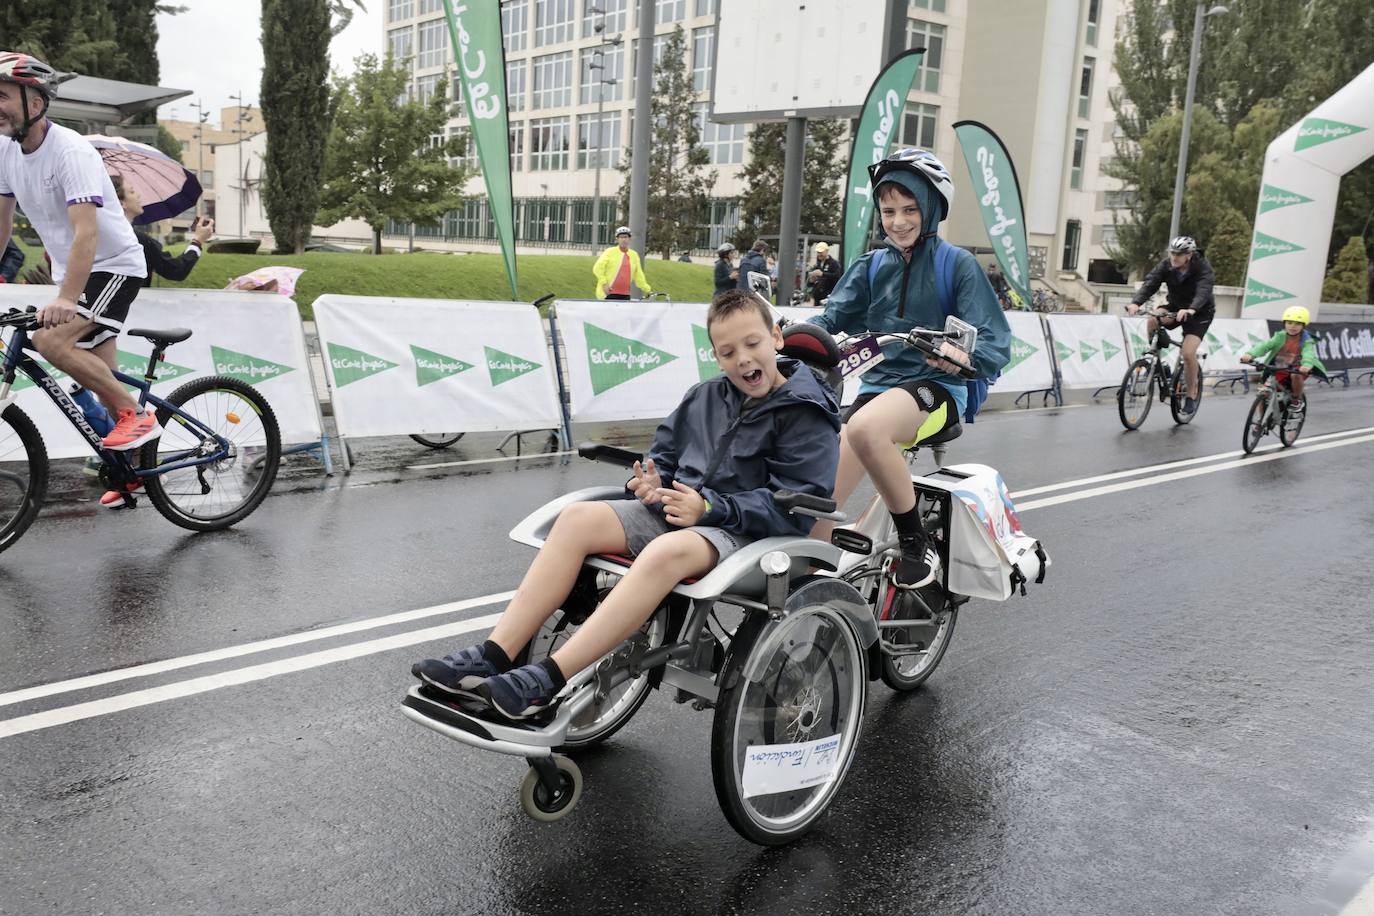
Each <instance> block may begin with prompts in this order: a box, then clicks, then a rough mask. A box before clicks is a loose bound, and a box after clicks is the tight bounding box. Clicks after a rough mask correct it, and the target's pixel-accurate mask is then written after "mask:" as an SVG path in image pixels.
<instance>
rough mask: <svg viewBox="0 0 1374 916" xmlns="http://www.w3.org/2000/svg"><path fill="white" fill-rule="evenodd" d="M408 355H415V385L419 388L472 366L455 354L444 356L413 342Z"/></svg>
mask: <svg viewBox="0 0 1374 916" xmlns="http://www.w3.org/2000/svg"><path fill="white" fill-rule="evenodd" d="M410 355H411V356H413V357H415V385H416V386H417V387H420V388H423V387H424V386H425V385H428V384H431V383H432V382H437V381H439V380H440V379H446V378H449V377H450V376H454V375H457V374H458V373H460V372H466V371H467V370H469V369H471V368H472V363H465V362H463V361H462V360H461V359H458V358H457V357H455V356H445V355H444V354H442V353H435V352H434V351H433V350H426V349H425V348H424V347H417V346H415V345H414V344H411V345H410Z"/></svg>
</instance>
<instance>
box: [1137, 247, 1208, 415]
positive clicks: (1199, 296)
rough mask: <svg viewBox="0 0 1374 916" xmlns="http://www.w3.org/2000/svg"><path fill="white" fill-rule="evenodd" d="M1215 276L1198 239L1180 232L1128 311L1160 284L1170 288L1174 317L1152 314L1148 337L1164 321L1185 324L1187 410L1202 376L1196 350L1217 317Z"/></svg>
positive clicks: (1194, 405) (1168, 306) (1170, 324)
mask: <svg viewBox="0 0 1374 916" xmlns="http://www.w3.org/2000/svg"><path fill="white" fill-rule="evenodd" d="M1214 282H1215V278H1214V276H1213V274H1212V265H1211V264H1209V263H1207V259H1206V258H1205V257H1203V255H1202V251H1201V250H1200V249H1199V248H1198V247H1197V243H1196V242H1194V241H1193V240H1192V239H1191V238H1190V237H1188V236H1186V235H1180V236H1178V237H1177V238H1175V239H1174V240H1173V241H1172V242H1170V243H1169V256H1168V257H1166V258H1165V259H1164V260H1162V261H1160V262H1159V263H1158V264H1157V265H1155V268H1154V270H1152V271H1150V273H1149V274H1148V275H1147V276H1146V277H1145V282H1144V283H1141V284H1140V288H1139V289H1137V290H1136V293H1135V296H1134V297H1133V298H1132V299H1131V303H1130V305H1128V306H1126V312H1127V313H1128V314H1131V315H1134V314H1136V313H1137V312H1138V311H1140V307H1141V306H1142V305H1144V304H1145V302H1146V301H1148V300H1149V298H1150V297H1151V296H1153V295H1154V294H1155V293H1156V292H1158V291H1159V287H1160V286H1161V285H1163V286H1165V287H1167V289H1168V303H1167V304H1166V305H1165V306H1164V308H1165V309H1166V310H1167V311H1169V312H1172V313H1173V315H1172V317H1169V318H1162V319H1156V318H1155V317H1153V316H1151V317H1150V319H1149V320H1148V321H1147V322H1146V332H1147V333H1146V335H1145V336H1146V339H1153V337H1154V333H1155V329H1156V328H1157V327H1158V326H1159V325H1160V324H1162V325H1163V326H1164V327H1165V328H1177V327H1181V328H1183V347H1182V349H1183V365H1184V368H1185V369H1186V370H1187V376H1186V378H1187V379H1188V397H1187V399H1186V400H1185V401H1184V403H1183V409H1184V412H1185V413H1193V412H1194V411H1196V410H1197V399H1198V392H1199V390H1200V385H1201V383H1202V379H1201V378H1199V377H1198V375H1199V371H1198V361H1197V350H1198V347H1199V346H1200V345H1201V344H1202V338H1203V336H1204V335H1206V333H1207V328H1208V326H1209V325H1211V323H1212V319H1213V318H1215V317H1216V302H1215V300H1214V299H1213V298H1212V285H1213V283H1214Z"/></svg>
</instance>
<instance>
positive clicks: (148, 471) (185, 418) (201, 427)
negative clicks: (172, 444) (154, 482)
mask: <svg viewBox="0 0 1374 916" xmlns="http://www.w3.org/2000/svg"><path fill="white" fill-rule="evenodd" d="M114 377H115V379H116V380H117V381H120V382H123V383H124V384H126V385H132V386H133V387H135V388H137V389H139V398H138V403H139V405H140V406H142V405H145V404H147V403H148V402H152V404H153V406H154V407H156V408H158V409H166V410H168V411H170V412H171V414H172V416H173V417H174V418H175V419H177V420H178V421H180V422H181V423H182V425H184V426H190V427H192V428H194V429H195V430H196V431H197V432H199V433H201V434H202V435H205V436H209V437H210V438H212V439H214V440H215V445H216V448H215V451H214V452H212V453H211V454H209V455H201V456H199V457H197V458H194V459H191V460H183V459H184V458H185V457H186V456H187V455H193V454H195V453H196V452H197V451H198V449H188V450H186V451H183V452H180V453H178V454H174V455H169V456H167V458H165V459H164V460H162V461H160V462H159V463H158V466H157V467H155V468H138V469H137V470H135V472H134V473H136V474H137V475H138V476H139V477H156V476H157V475H159V474H165V473H167V472H168V471H179V470H181V469H182V468H189V467H196V466H197V465H202V464H210V463H211V462H214V461H220V460H222V459H224V458H225V457H227V456H228V454H229V440H227V439H225V438H224V437H223V436H221V435H220V434H219V433H217V432H215V431H214V430H213V429H211V428H210V427H209V426H207V425H205V423H204V422H202V421H201V420H199V419H197V418H196V417H193V416H191V415H190V414H188V413H186V412H185V411H184V410H182V409H181V408H179V407H177V406H176V405H175V404H172V403H171V402H169V401H165V400H163V399H162V398H160V397H158V396H157V395H155V394H153V392H152V382H150V381H148V380H146V379H136V378H132V377H130V376H127V375H125V374H124V373H123V372H118V371H116V372H115V374H114Z"/></svg>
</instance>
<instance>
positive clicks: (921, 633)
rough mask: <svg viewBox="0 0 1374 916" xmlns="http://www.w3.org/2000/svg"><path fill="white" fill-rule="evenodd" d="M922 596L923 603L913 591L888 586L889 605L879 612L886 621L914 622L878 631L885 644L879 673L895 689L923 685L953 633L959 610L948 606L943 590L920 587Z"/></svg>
mask: <svg viewBox="0 0 1374 916" xmlns="http://www.w3.org/2000/svg"><path fill="white" fill-rule="evenodd" d="M920 595H921V598H922V599H923V600H924V602H925V605H924V606H922V604H921V602H920V601H917V600H916V599H915V597H914V596H913V595H912V594H911V593H910V592H906V591H903V590H901V589H896V588H891V587H889V588H888V590H887V596H886V597H885V598H884V599H883V603H884V605H886V607H884V609H883V611H882V612H881V613H880V614H879V615H878V619H879V620H880V621H883V622H887V621H901V620H910V621H911V622H912V623H911V625H910V626H907V627H893V628H890V629H889V628H882V629H880V630H879V631H878V635H879V638H880V639H882V640H883V641H884V642H885V643H886V645H884V646H882V665H881V667H880V668H879V674H880V675H881V676H882V679H883V683H884V684H886V685H887V686H889V687H891V688H892V689H893V690H915V689H916V688H917V687H919V686H921V685H922V684H924V683H925V682H926V678H928V677H930V676H931V675H932V674H934V673H935V668H936V667H937V666H938V665H939V664H940V659H942V658H944V657H945V651H946V650H947V649H948V648H949V641H950V639H951V637H953V636H954V623H955V621H956V620H957V619H958V616H959V611H958V610H957V609H956V608H953V607H948V602H947V601H946V598H945V593H944V591H943V589H941V588H940V586H939V585H934V584H932V585H927V586H926V587H924V588H922V589H920ZM946 608H948V609H946ZM932 612H933V613H932Z"/></svg>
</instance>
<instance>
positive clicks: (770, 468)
mask: <svg viewBox="0 0 1374 916" xmlns="http://www.w3.org/2000/svg"><path fill="white" fill-rule="evenodd" d="M706 328H707V332H708V333H709V334H710V335H711V344H712V346H713V347H714V349H715V355H716V361H717V362H718V363H719V364H720V368H721V371H722V373H723V374H722V375H719V376H716V377H715V378H712V379H708V380H707V381H704V382H701V383H699V384H697V385H695V386H693V387H692V388H691V389H689V390H688V392H687V394H686V395H684V396H683V399H682V402H681V404H679V405H678V407H677V409H676V410H674V411H673V412H672V414H670V415H669V416H668V418H667V419H665V420H664V421H663V422H662V423H661V424H660V425H659V427H658V432H657V434H656V435H655V436H654V444H653V446H652V448H650V450H649V457H648V459H647V460H645V461H644V463H643V465H641V464H640V463H639V462H636V463H635V466H634V477H633V478H631V479H630V480H629V481H627V482H626V484H625V489H626V490H627V491H628V493H627V494H626V497H625V498H624V499H620V500H609V501H603V502H582V503H576V504H574V505H571V506H569V507H568V508H567V509H564V510H563V512H562V514H560V515H559V517H558V520H557V521H556V522H555V523H554V526H553V530H552V531H551V532H550V533H549V537H548V540H547V541H545V542H544V546H543V548H542V549H541V550H540V551H539V555H538V556H537V557H535V560H534V562H533V563H532V564H531V565H530V568H529V571H528V572H526V573H525V578H524V579H523V581H521V583H520V588H519V590H517V591H516V593H515V597H514V598H513V599H512V600H511V603H510V604H509V605H508V606H507V607H506V611H505V613H504V614H502V616H501V619H500V620H499V621H498V622H497V624H496V628H495V629H494V630H492V633H491V638H490V639H487V640H486V641H485V642H483V643H482V644H481V645H476V646H470V647H468V648H466V649H463V650H461V651H459V652H457V653H455V654H454V655H450V656H447V657H446V658H443V659H425V660H424V661H421V662H418V663H417V664H415V665H414V666H413V667H412V668H411V672H412V673H413V674H414V675H415V676H416V677H418V678H420V679H421V680H422V681H425V682H427V683H429V684H432V685H433V686H435V687H438V688H440V689H442V690H445V691H448V692H450V693H455V694H460V695H467V696H469V697H476V698H477V699H480V700H483V701H485V702H486V703H488V704H490V705H491V706H492V707H493V708H494V709H495V710H496V711H497V712H499V713H501V714H502V715H504V716H506V717H507V718H511V719H520V718H525V717H527V716H531V715H535V714H537V713H539V712H540V711H542V710H545V709H547V708H548V707H549V705H550V704H551V702H552V701H553V699H554V697H555V696H556V695H557V694H558V692H559V691H560V690H561V689H562V688H563V686H564V684H565V683H566V679H567V677H568V676H571V675H573V674H575V673H577V672H578V671H581V670H582V669H583V668H585V667H587V666H588V665H591V664H593V663H594V662H596V661H597V659H599V658H601V657H602V656H604V655H605V654H606V653H607V652H609V651H611V650H612V649H614V648H615V647H616V646H618V645H619V644H620V643H621V642H623V641H624V640H625V638H626V637H628V636H629V635H630V634H631V633H633V632H634V631H635V630H637V629H638V628H639V627H640V626H642V625H643V623H644V621H645V620H647V619H648V618H649V616H650V615H651V614H652V613H653V612H654V610H655V609H656V608H657V607H658V606H659V604H660V603H661V602H662V601H663V599H664V597H665V596H666V595H667V594H668V592H669V591H670V590H671V589H672V588H673V587H674V586H675V585H677V584H678V583H679V582H680V581H681V580H683V579H687V578H693V577H700V576H702V575H705V574H706V573H707V572H708V571H710V570H711V569H712V568H713V567H714V566H715V565H716V564H717V563H718V562H720V561H721V560H722V559H724V558H725V557H727V556H729V555H730V554H732V553H734V552H735V551H737V550H739V549H740V548H741V547H743V546H744V545H745V544H747V543H749V542H750V541H753V540H756V539H758V538H763V537H773V536H779V535H796V536H805V535H806V534H807V533H808V531H809V530H810V528H811V525H812V520H811V519H809V518H805V517H799V516H792V515H790V514H788V513H786V512H784V511H782V510H781V509H779V508H778V507H777V506H775V505H774V503H773V494H774V493H775V492H776V491H779V490H790V491H793V492H797V493H809V494H812V495H815V496H822V497H828V496H830V492H831V485H832V482H833V481H834V479H835V467H836V464H837V462H838V460H839V440H838V437H837V436H836V433H837V431H838V430H839V427H840V419H839V411H838V406H837V405H836V403H835V398H834V395H833V394H832V393H831V391H830V389H829V388H828V387H827V386H826V385H825V384H823V383H822V382H821V381H820V380H819V379H818V378H817V377H816V375H815V374H814V373H813V372H812V370H810V369H809V368H807V367H806V366H804V365H803V364H802V363H800V362H798V361H797V360H793V359H787V358H780V357H779V356H778V352H777V351H778V350H779V349H780V348H781V347H782V345H783V341H782V334H781V332H780V331H779V330H778V327H777V325H775V324H774V323H773V318H772V315H771V313H770V312H769V311H768V307H767V306H766V305H764V304H763V303H762V302H760V301H759V300H758V299H757V298H756V297H754V296H753V295H752V294H750V293H747V292H744V291H743V290H727V291H725V292H723V293H721V294H720V295H718V296H716V298H715V300H714V301H713V302H712V303H711V307H710V309H709V311H708V312H707V316H706ZM603 553H609V554H622V555H623V554H629V555H631V556H633V557H634V558H635V560H634V563H633V565H632V566H631V567H630V568H629V570H627V571H626V573H625V575H624V577H623V578H622V579H621V580H620V582H619V583H617V585H616V586H615V588H614V589H612V591H611V593H610V594H609V595H608V596H607V598H606V600H605V601H603V602H602V603H601V605H600V606H599V607H598V608H597V609H596V611H595V612H594V613H593V614H592V615H591V617H589V618H588V620H587V622H586V623H584V624H583V625H582V626H581V627H580V628H579V629H578V631H577V632H576V633H575V634H573V636H572V638H571V639H569V640H568V641H567V643H565V644H564V645H563V646H561V647H559V649H558V650H557V651H556V652H554V654H553V655H552V656H550V657H549V658H546V659H544V660H543V661H541V662H539V663H538V664H533V665H525V666H523V667H521V668H515V669H514V670H512V665H511V659H512V658H514V657H515V656H516V655H517V654H518V653H519V652H520V650H521V648H522V647H523V646H524V645H525V644H526V643H528V642H529V641H530V639H531V638H532V637H533V636H534V634H535V633H536V632H537V631H538V629H539V626H540V625H541V624H542V623H543V622H544V621H545V620H547V619H548V618H549V616H550V615H551V614H553V612H554V611H555V610H556V609H557V608H558V607H559V606H560V605H562V604H563V602H564V601H565V600H566V599H567V597H568V594H569V592H570V591H571V590H572V587H573V584H574V583H575V582H576V580H577V576H578V573H579V572H580V571H581V569H582V564H583V561H584V560H585V559H586V558H587V557H588V556H591V555H595V554H603Z"/></svg>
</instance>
